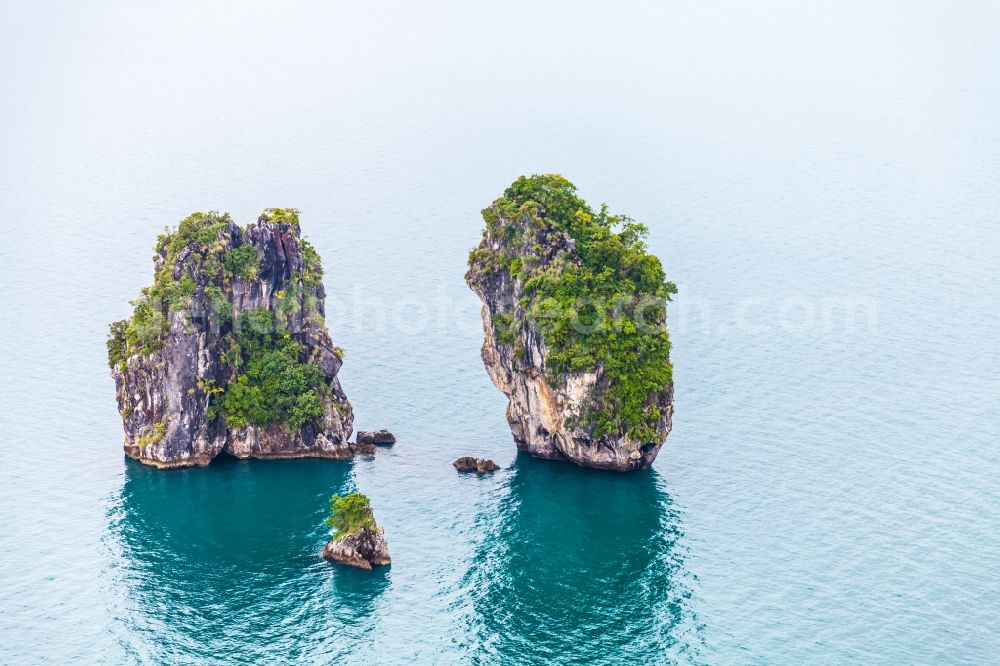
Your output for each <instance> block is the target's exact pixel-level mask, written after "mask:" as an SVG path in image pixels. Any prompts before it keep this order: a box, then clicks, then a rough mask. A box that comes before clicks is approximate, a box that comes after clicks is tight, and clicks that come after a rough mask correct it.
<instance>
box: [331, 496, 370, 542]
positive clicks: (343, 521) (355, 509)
mask: <svg viewBox="0 0 1000 666" xmlns="http://www.w3.org/2000/svg"><path fill="white" fill-rule="evenodd" d="M326 524H327V525H329V526H330V527H331V528H332V529H333V538H334V540H338V539H343V538H344V537H345V536H347V535H348V534H353V533H354V532H357V531H358V530H362V529H365V528H367V529H375V518H374V517H373V516H372V511H371V503H370V502H369V501H368V498H367V497H366V496H364V495H362V494H361V493H351V494H349V495H343V496H340V495H334V496H333V497H331V498H330V517H329V518H327V519H326Z"/></svg>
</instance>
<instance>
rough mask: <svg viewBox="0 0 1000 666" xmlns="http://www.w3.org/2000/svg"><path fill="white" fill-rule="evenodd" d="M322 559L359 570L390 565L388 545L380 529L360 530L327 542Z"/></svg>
mask: <svg viewBox="0 0 1000 666" xmlns="http://www.w3.org/2000/svg"><path fill="white" fill-rule="evenodd" d="M323 557H324V558H325V559H328V560H330V561H331V562H337V563H339V564H346V565H347V566H351V567H357V568H359V569H371V568H372V567H377V566H380V565H383V564H391V563H392V560H391V559H390V558H389V545H388V544H387V543H386V541H385V534H384V533H383V532H382V530H381V529H380V528H379V529H362V530H358V531H357V532H354V533H353V534H348V535H347V536H345V537H344V538H342V539H339V540H337V541H328V542H327V543H326V546H324V547H323Z"/></svg>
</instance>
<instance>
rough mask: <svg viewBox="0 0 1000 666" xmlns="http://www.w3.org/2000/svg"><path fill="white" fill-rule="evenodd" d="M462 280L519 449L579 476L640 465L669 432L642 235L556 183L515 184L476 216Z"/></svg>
mask: <svg viewBox="0 0 1000 666" xmlns="http://www.w3.org/2000/svg"><path fill="white" fill-rule="evenodd" d="M483 219H484V220H485V223H486V224H485V229H484V230H483V239H482V242H481V243H480V244H479V246H478V247H477V248H475V249H474V250H473V251H472V252H471V253H470V255H469V271H468V273H466V276H465V278H466V282H467V283H468V284H469V286H470V287H471V288H472V290H473V291H474V292H475V293H476V294H477V295H478V296H479V298H480V300H481V301H482V303H483V307H482V319H483V332H484V338H485V339H484V342H483V347H482V358H483V362H484V364H485V365H486V371H487V372H488V374H489V376H490V379H491V380H492V381H493V383H494V384H495V385H496V387H497V388H498V389H500V390H501V391H502V392H503V393H504V394H505V395H506V396H507V398H508V399H509V403H508V406H507V421H508V423H509V424H510V429H511V433H512V434H513V436H514V442H515V444H516V445H517V448H518V449H519V450H521V451H525V452H527V453H529V454H531V455H534V456H538V457H540V458H548V459H553V460H570V461H572V462H574V463H576V464H578V465H581V466H584V467H594V468H601V469H611V470H618V471H630V470H637V469H642V468H645V467H648V466H649V465H651V464H652V462H653V460H654V459H655V458H656V455H657V453H658V452H659V450H660V447H661V446H662V445H663V442H664V440H665V439H666V437H667V434H668V433H669V432H670V428H671V417H672V414H673V404H672V403H673V378H672V368H671V364H670V358H669V351H670V340H669V337H668V334H667V329H666V301H667V300H669V297H670V295H671V294H672V293H675V292H676V287H675V286H674V285H673V284H672V283H670V282H667V281H666V279H665V277H664V274H663V270H662V267H661V265H660V262H659V260H658V259H657V258H656V257H655V256H653V255H651V254H648V253H647V252H646V251H645V245H644V243H643V240H642V239H643V237H644V236H645V234H646V233H647V230H646V228H645V227H644V226H642V225H639V224H636V223H634V222H633V221H632V220H630V219H629V218H627V217H624V216H615V215H611V214H610V213H608V211H607V208H606V207H605V206H602V207H601V208H600V209H597V210H595V209H593V208H591V207H590V206H588V205H587V203H586V202H585V201H583V200H582V199H581V198H579V197H578V196H577V195H576V188H575V187H574V186H573V185H572V183H570V182H569V181H567V180H566V179H565V178H562V177H561V176H557V175H546V176H532V177H530V178H525V177H522V178H520V179H518V180H517V181H516V182H515V183H514V184H513V185H511V187H509V188H508V189H507V190H506V191H505V193H504V196H503V197H501V198H499V199H497V200H496V201H495V202H493V204H492V205H491V206H490V207H488V208H486V209H485V210H484V211H483Z"/></svg>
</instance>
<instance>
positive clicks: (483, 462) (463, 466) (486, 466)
mask: <svg viewBox="0 0 1000 666" xmlns="http://www.w3.org/2000/svg"><path fill="white" fill-rule="evenodd" d="M452 465H454V466H455V469H457V470H458V471H459V472H475V473H476V474H480V475H482V474H486V473H487V472H495V471H497V470H498V469H500V466H499V465H497V464H496V463H495V462H493V461H492V460H490V459H488V458H473V457H472V456H462V457H461V458H459V459H458V460H456V461H455V462H453V463H452Z"/></svg>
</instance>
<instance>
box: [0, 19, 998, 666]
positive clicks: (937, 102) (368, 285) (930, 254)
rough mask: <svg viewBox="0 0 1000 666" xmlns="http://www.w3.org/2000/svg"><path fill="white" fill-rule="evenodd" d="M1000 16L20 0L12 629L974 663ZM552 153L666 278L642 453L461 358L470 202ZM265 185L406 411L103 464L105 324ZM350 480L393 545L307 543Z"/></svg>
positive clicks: (328, 655) (528, 658)
mask: <svg viewBox="0 0 1000 666" xmlns="http://www.w3.org/2000/svg"><path fill="white" fill-rule="evenodd" d="M998 30H1000V10H998V9H997V7H996V5H995V4H994V3H990V2H966V3H942V2H881V3H870V2H839V3H818V2H817V3H812V2H808V3H802V2H776V1H767V2H763V3H737V2H704V3H702V2H699V3H681V2H668V3H653V2H636V1H628V0H626V1H625V2H619V3H614V4H607V5H600V6H598V5H593V6H590V5H586V4H581V3H568V2H566V3H562V2H522V1H517V2H507V3H493V4H491V5H490V6H479V5H478V3H469V2H457V1H455V2H444V1H442V0H433V1H431V2H425V3H419V5H418V4H417V3H402V2H399V3H393V2H382V1H376V2H365V3H360V2H343V1H339V2H332V3H297V2H290V3H280V4H279V3H273V4H264V3H236V2H233V3H222V2H219V3H174V2H170V3H167V2H163V3H112V2H97V3H86V4H85V3H70V2H61V3H60V2H53V3H46V4H44V5H42V4H39V3H29V2H13V3H8V4H7V5H5V9H4V12H3V17H2V18H0V37H2V39H0V73H2V76H0V99H3V100H4V103H3V104H2V105H0V145H2V146H3V151H2V153H0V206H2V210H3V215H2V227H0V229H2V232H3V233H2V237H0V309H2V312H3V325H2V326H0V343H2V349H3V360H2V363H0V662H2V663H11V664H21V663H27V664H30V663H41V662H43V661H47V662H56V663H157V664H158V663H179V664H180V663H184V664H186V663H252V662H257V663H301V662H307V663H345V664H348V663H350V664H353V663H358V664H364V663H409V662H416V663H483V664H487V663H499V664H521V663H587V664H590V663H609V664H610V663H628V664H634V663H707V664H801V663H831V664H854V663H873V664H899V663H908V664H941V663H959V664H976V663H991V662H992V661H994V660H995V658H996V655H997V654H998V653H1000V636H998V632H997V626H998V622H1000V582H998V581H1000V529H998V528H1000V450H998V441H1000V426H998V425H997V420H996V418H997V414H998V413H1000V379H998V376H997V367H998V361H1000V358H998V357H1000V351H998V350H1000V344H998V343H1000V335H998V333H997V328H996V324H997V314H996V313H997V312H998V309H1000V286H998V282H997V280H996V279H995V275H996V266H997V265H998V263H1000V261H998V260H1000V187H998V186H997V183H998V179H997V177H998V174H1000V77H998V76H997V74H996V67H995V63H996V62H997V59H998V56H1000V47H998V46H997V42H996V39H995V36H996V34H997V33H998ZM550 171H555V172H561V173H563V174H564V175H566V176H567V177H568V178H570V179H571V180H573V181H574V182H575V183H576V184H577V185H578V186H579V187H580V191H581V194H582V195H583V196H584V197H586V198H588V199H589V200H591V201H593V202H595V203H597V202H600V201H602V200H604V201H607V202H608V203H609V204H610V205H611V207H612V209H613V210H617V211H624V212H628V213H629V214H631V215H632V216H633V217H635V218H637V219H639V220H641V221H643V222H645V223H646V224H648V225H649V227H650V229H651V235H650V248H651V250H652V251H653V252H655V253H656V254H658V255H659V256H660V257H661V258H662V259H663V261H664V265H665V267H666V269H667V272H668V275H669V277H670V278H671V279H673V280H674V281H676V282H677V283H678V286H679V287H680V293H679V294H678V296H677V298H676V300H675V303H674V304H673V305H672V306H671V309H670V326H671V331H672V335H673V339H674V350H673V358H674V361H675V376H676V380H677V396H676V398H677V413H676V416H675V428H674V432H673V433H672V434H671V436H670V438H669V440H668V442H667V445H666V446H665V448H664V449H663V451H662V452H661V454H660V456H659V458H658V459H657V461H656V463H655V465H654V466H653V469H651V470H649V471H647V472H644V473H640V474H633V475H617V474H610V473H601V472H593V471H587V470H581V469H577V468H575V467H573V466H570V465H568V464H554V463H546V462H541V461H536V460H532V459H528V458H524V457H518V456H516V455H515V452H514V447H513V445H512V443H511V441H510V435H509V431H508V429H507V426H506V422H505V420H504V417H503V410H504V406H505V400H504V398H503V397H502V395H500V394H499V393H498V392H497V391H496V390H495V389H494V388H493V387H492V385H491V384H490V382H489V379H488V378H487V376H486V373H485V371H484V370H483V368H482V363H481V361H480V359H479V346H480V343H481V330H480V327H479V313H478V303H477V301H476V299H475V297H474V296H473V294H472V293H471V292H469V291H468V290H467V289H466V287H465V285H464V282H463V279H462V275H463V273H464V270H465V268H464V266H465V257H466V253H467V251H468V250H469V249H470V248H471V247H472V246H473V245H475V243H476V242H477V240H478V238H479V229H480V225H481V220H480V218H479V214H478V211H479V209H481V208H482V207H483V206H485V205H486V204H488V203H489V202H490V201H491V200H492V199H493V198H494V197H496V196H497V195H499V194H500V192H501V191H502V190H503V188H504V187H505V186H506V185H507V184H508V183H509V182H510V181H511V180H513V179H514V178H515V177H516V176H517V175H519V174H521V173H532V172H550ZM269 206H296V207H298V208H300V209H301V210H302V223H303V229H304V231H305V233H306V235H307V236H308V237H309V238H310V239H311V240H312V242H313V243H314V244H315V245H316V247H317V249H318V250H319V251H320V253H321V255H322V257H323V260H324V267H325V270H326V277H325V284H326V288H327V291H328V303H327V310H328V323H329V325H330V327H331V330H332V335H333V338H334V340H335V342H336V343H337V344H339V345H341V346H343V347H344V348H345V349H346V352H347V354H346V360H345V365H344V367H343V370H342V373H341V378H342V381H343V384H344V387H345V390H346V392H347V394H348V396H349V398H350V399H351V401H352V402H353V403H354V405H355V412H356V427H359V428H362V429H370V428H377V427H388V428H390V429H391V430H393V432H395V433H396V435H397V437H398V439H399V443H398V444H397V445H396V446H395V447H393V448H391V449H386V450H381V451H380V452H379V453H378V455H376V456H375V457H373V458H364V459H359V460H357V461H354V462H351V463H344V462H334V461H321V460H314V461H310V460H296V461H281V462H254V461H250V462H237V461H232V460H226V461H218V462H217V463H216V464H213V465H212V466H210V467H208V468H205V469H196V470H184V471H177V472H170V473H162V472H157V471H155V470H151V469H148V468H144V467H142V466H140V465H136V464H133V463H131V462H128V461H126V460H124V459H123V456H122V452H121V423H120V420H119V418H118V414H117V411H116V409H115V404H114V397H113V392H114V388H113V382H112V380H111V378H110V377H109V376H108V373H107V369H106V366H105V360H104V359H105V354H104V336H105V331H106V327H107V324H108V322H110V321H112V320H114V319H117V318H120V317H122V316H124V315H126V314H127V312H128V304H127V301H128V299H130V298H132V297H134V296H135V295H136V294H137V292H138V290H139V288H140V287H142V286H144V285H145V284H148V283H149V281H150V280H151V277H152V267H151V262H150V254H151V248H152V245H153V243H154V241H155V236H156V234H157V233H158V232H159V231H160V230H161V229H162V227H163V226H164V225H166V224H173V223H176V221H178V220H179V219H181V218H182V217H184V216H185V215H186V214H188V213H190V212H191V211H193V210H197V209H218V210H228V211H230V212H231V213H232V214H233V215H234V217H235V218H236V219H237V221H240V222H242V223H246V222H249V221H251V220H252V219H254V217H255V216H256V214H258V213H259V212H260V210H262V209H263V208H265V207H269ZM852 315H853V319H852ZM460 455H479V456H483V455H485V456H489V457H491V458H493V459H494V460H496V461H497V462H498V463H499V464H500V465H501V466H502V467H503V469H502V470H501V471H500V472H497V473H496V474H494V475H492V476H489V477H485V478H483V479H477V478H475V477H471V478H469V477H461V476H459V475H457V474H456V473H455V471H454V470H453V469H452V467H451V464H450V463H451V461H452V460H454V459H455V458H456V457H458V456H460ZM353 489H358V490H360V491H362V492H364V493H366V494H368V495H369V496H370V497H371V498H372V501H373V504H374V506H375V509H376V514H377V517H378V519H379V522H380V523H381V524H382V525H383V526H384V528H385V530H386V534H387V537H388V540H389V545H390V549H391V552H392V557H393V564H392V566H391V567H389V568H385V569H381V570H378V571H375V572H371V573H369V572H362V571H355V570H349V569H342V568H335V567H333V566H331V565H329V564H328V563H326V562H324V561H323V560H321V559H320V557H319V552H320V550H321V548H322V545H323V542H324V540H325V538H326V530H325V528H324V526H323V525H322V521H323V518H324V513H325V511H326V498H327V497H328V496H329V495H331V494H333V493H336V492H342V491H345V490H353Z"/></svg>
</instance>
